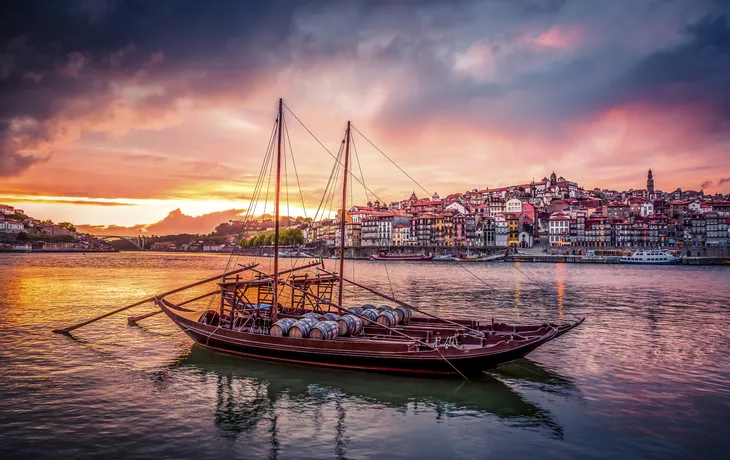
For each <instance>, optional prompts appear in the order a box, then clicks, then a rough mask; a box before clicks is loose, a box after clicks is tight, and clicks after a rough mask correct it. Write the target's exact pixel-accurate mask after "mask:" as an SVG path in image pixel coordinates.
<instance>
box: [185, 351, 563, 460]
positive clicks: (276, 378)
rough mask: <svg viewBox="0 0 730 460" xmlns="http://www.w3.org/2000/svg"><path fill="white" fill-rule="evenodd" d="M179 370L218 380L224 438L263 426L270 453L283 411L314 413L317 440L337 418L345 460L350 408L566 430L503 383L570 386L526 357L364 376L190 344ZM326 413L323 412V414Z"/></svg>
mask: <svg viewBox="0 0 730 460" xmlns="http://www.w3.org/2000/svg"><path fill="white" fill-rule="evenodd" d="M177 365H178V366H179V367H181V368H185V367H188V368H192V369H194V370H195V371H197V372H200V373H202V374H203V375H204V376H205V377H206V378H205V380H206V381H210V379H209V377H210V376H215V377H216V382H217V387H216V402H215V411H214V413H215V415H214V417H215V425H216V427H217V429H218V430H219V432H220V434H221V436H222V437H226V438H235V437H237V436H239V435H240V434H243V433H251V432H252V431H254V430H258V432H259V433H260V431H261V430H262V429H263V428H262V427H261V426H259V424H260V423H262V422H263V424H264V425H263V426H264V427H268V428H267V431H268V432H269V433H270V436H271V449H272V452H271V454H272V455H273V456H275V455H276V452H277V451H278V449H279V445H280V438H281V437H282V436H283V435H281V434H280V433H279V431H278V429H277V421H278V417H279V416H281V415H282V414H283V413H284V412H286V418H287V419H289V420H290V419H291V417H292V415H291V414H292V412H295V411H299V412H300V411H302V410H306V411H312V412H313V414H314V415H313V416H311V421H312V423H311V426H312V427H313V429H314V432H315V435H317V434H319V431H320V430H321V429H322V420H323V419H327V420H332V418H333V414H332V409H333V408H334V416H335V417H336V419H337V421H336V425H335V432H334V435H335V446H334V450H335V453H336V454H337V456H338V457H344V456H345V450H346V444H347V439H348V436H347V433H345V427H346V423H345V422H346V419H347V417H348V410H349V411H350V412H351V413H352V414H351V415H356V416H357V415H359V414H356V413H358V412H360V411H361V410H362V411H372V410H380V409H394V410H396V411H399V412H405V411H406V410H413V411H415V412H417V413H419V414H433V417H434V418H435V419H437V420H441V419H444V418H449V417H457V416H464V415H472V416H490V417H496V418H497V419H499V420H500V421H502V422H503V423H504V422H506V423H507V424H509V425H510V426H513V427H517V428H530V429H536V428H537V429H541V430H545V431H546V433H547V434H548V436H550V437H553V438H558V439H561V438H562V437H563V429H562V427H561V426H560V425H558V423H557V422H556V421H555V420H554V419H553V417H552V415H551V414H550V413H549V412H547V411H546V410H544V409H541V408H540V407H538V406H536V405H534V404H532V403H531V402H529V401H528V400H527V399H525V398H524V397H523V396H522V395H520V394H519V393H517V392H515V391H514V390H512V389H511V388H510V387H509V386H508V385H506V384H505V383H503V382H502V381H501V380H500V378H502V377H504V379H506V380H509V381H515V380H517V381H522V380H524V381H525V382H528V383H529V382H538V383H539V384H540V385H541V386H542V385H546V386H553V387H562V388H566V387H568V388H569V387H571V386H572V383H571V382H570V381H569V380H567V379H565V378H564V377H561V376H558V375H556V374H554V373H552V372H550V371H548V370H546V369H544V368H541V367H540V366H538V365H537V364H535V363H532V362H531V361H528V360H521V361H520V364H519V368H517V369H512V370H510V369H511V368H512V367H513V366H507V367H505V368H504V369H505V371H506V373H505V374H504V376H502V375H501V372H502V371H494V372H493V373H492V374H484V375H483V376H481V377H478V378H474V379H470V380H467V381H460V380H454V379H451V380H440V379H425V380H424V379H422V378H420V379H419V378H413V377H405V376H395V375H381V376H378V379H376V380H373V379H365V378H363V375H362V373H359V372H356V371H347V370H337V369H324V368H313V367H308V366H299V365H281V364H277V363H270V362H267V361H263V360H255V359H247V358H239V357H232V356H228V355H226V354H222V353H216V352H213V351H210V350H207V349H204V348H202V347H200V346H198V345H193V347H192V348H191V350H190V353H189V354H188V355H187V356H185V357H184V358H182V359H181V360H180V362H179V363H178V364H177ZM493 375H494V376H496V377H497V378H494V377H493ZM323 411H326V413H327V414H328V415H327V416H324V415H322V413H323ZM298 415H300V416H301V413H299V414H298Z"/></svg>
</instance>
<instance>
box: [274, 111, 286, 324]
mask: <svg viewBox="0 0 730 460" xmlns="http://www.w3.org/2000/svg"><path fill="white" fill-rule="evenodd" d="M283 107H284V101H283V100H282V99H281V98H280V99H279V116H278V117H277V119H276V123H277V127H276V128H277V131H278V133H277V138H278V139H277V142H276V200H275V201H276V203H275V204H274V209H275V211H274V214H275V217H274V275H273V278H274V292H273V297H272V301H271V322H272V323H275V322H276V320H277V317H278V315H279V199H280V196H279V192H280V188H281V132H282V127H283V126H284V110H283Z"/></svg>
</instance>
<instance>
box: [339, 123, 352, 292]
mask: <svg viewBox="0 0 730 460" xmlns="http://www.w3.org/2000/svg"><path fill="white" fill-rule="evenodd" d="M349 162H350V121H349V120H348V122H347V131H345V162H344V164H343V166H344V168H345V175H344V177H343V179H342V211H341V212H340V270H339V272H340V276H339V278H340V285H339V288H338V290H337V291H338V293H337V303H338V304H339V305H342V287H343V283H344V276H345V240H346V239H347V236H346V235H345V229H346V221H347V217H346V216H347V175H348V174H349V170H348V165H349Z"/></svg>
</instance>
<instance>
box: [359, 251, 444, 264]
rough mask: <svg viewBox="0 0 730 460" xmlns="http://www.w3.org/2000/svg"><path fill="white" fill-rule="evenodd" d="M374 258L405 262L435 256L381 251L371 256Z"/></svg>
mask: <svg viewBox="0 0 730 460" xmlns="http://www.w3.org/2000/svg"><path fill="white" fill-rule="evenodd" d="M370 258H371V259H372V260H389V261H403V262H421V261H429V260H432V259H433V256H427V255H425V254H388V253H387V252H385V251H380V253H378V254H377V255H372V256H370Z"/></svg>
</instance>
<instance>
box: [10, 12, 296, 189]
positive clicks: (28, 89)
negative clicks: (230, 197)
mask: <svg viewBox="0 0 730 460" xmlns="http://www.w3.org/2000/svg"><path fill="white" fill-rule="evenodd" d="M216 6H217V8H208V7H205V6H204V5H203V4H202V3H200V2H194V1H113V0H85V1H76V2H71V3H67V2H46V1H33V0H21V1H9V2H8V1H6V2H2V5H1V6H0V31H2V32H1V33H2V35H0V175H6V176H7V175H17V174H19V173H21V172H22V171H23V170H25V169H27V168H28V167H30V166H31V165H33V164H34V163H36V162H38V161H44V160H45V159H47V156H48V154H47V153H46V154H45V155H41V154H39V153H38V152H39V150H38V147H39V146H40V145H41V144H44V143H47V142H48V141H51V140H53V138H54V134H58V132H56V133H53V132H52V131H53V130H54V128H53V124H54V120H55V119H56V118H57V117H58V116H60V115H62V114H63V115H64V116H65V117H67V118H74V117H81V116H89V115H93V114H94V113H95V112H100V111H103V110H104V109H105V108H106V106H107V105H108V104H109V102H110V101H111V99H112V98H113V94H112V90H113V84H114V83H124V82H131V81H133V82H135V83H137V84H154V83H156V82H164V91H163V92H162V93H159V94H155V95H154V96H149V97H147V98H143V99H142V100H140V101H139V102H138V104H139V105H140V106H144V107H145V108H152V109H154V108H165V106H167V105H168V104H170V102H171V101H172V100H174V99H175V98H176V97H181V96H185V95H186V93H189V92H191V91H200V92H215V91H220V89H221V86H222V85H231V84H235V85H236V87H238V88H245V87H246V83H247V82H248V81H249V80H251V79H252V78H256V77H258V75H259V73H260V72H261V70H262V68H265V67H266V66H268V65H269V64H268V62H269V56H268V55H267V50H268V51H271V52H275V51H276V50H277V49H278V48H279V47H280V46H281V45H282V44H283V43H284V42H285V41H286V39H287V37H288V36H289V34H290V33H291V21H292V16H291V13H289V11H290V9H289V8H287V5H286V2H282V1H274V2H225V3H224V2H217V3H216ZM181 72H188V73H187V74H182V73H181ZM19 122H20V123H19ZM28 126H30V127H34V129H35V130H36V131H37V132H38V135H37V136H36V137H35V140H34V137H33V136H32V133H29V132H28Z"/></svg>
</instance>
